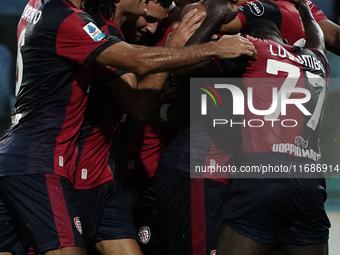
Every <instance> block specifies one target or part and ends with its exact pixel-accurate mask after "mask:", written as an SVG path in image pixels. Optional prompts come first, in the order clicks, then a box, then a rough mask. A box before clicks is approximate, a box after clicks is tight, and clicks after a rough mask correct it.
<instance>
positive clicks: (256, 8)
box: [248, 2, 264, 16]
mask: <svg viewBox="0 0 340 255" xmlns="http://www.w3.org/2000/svg"><path fill="white" fill-rule="evenodd" d="M248 6H249V9H250V11H251V12H252V13H253V14H254V15H255V16H262V15H263V14H264V7H263V5H262V3H261V2H255V3H252V2H250V3H249V5H248Z"/></svg>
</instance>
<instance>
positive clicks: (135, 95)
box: [107, 73, 168, 120]
mask: <svg viewBox="0 0 340 255" xmlns="http://www.w3.org/2000/svg"><path fill="white" fill-rule="evenodd" d="M167 76H168V74H167V73H156V74H150V75H146V76H144V77H143V78H142V79H141V80H140V81H139V82H138V80H137V77H136V75H135V74H133V73H126V74H124V75H122V76H121V77H119V78H117V79H115V80H113V81H111V82H108V83H107V86H108V88H109V90H110V91H111V93H112V94H113V95H114V96H115V97H116V99H117V100H118V101H119V102H120V103H121V105H122V106H123V108H124V109H125V111H126V113H127V114H129V115H130V116H132V117H133V118H135V119H137V120H144V119H145V118H146V116H147V114H148V113H149V111H150V110H151V109H152V107H153V106H154V104H155V101H156V100H157V98H158V97H159V95H160V93H161V92H162V90H163V84H164V82H165V81H166V78H167Z"/></svg>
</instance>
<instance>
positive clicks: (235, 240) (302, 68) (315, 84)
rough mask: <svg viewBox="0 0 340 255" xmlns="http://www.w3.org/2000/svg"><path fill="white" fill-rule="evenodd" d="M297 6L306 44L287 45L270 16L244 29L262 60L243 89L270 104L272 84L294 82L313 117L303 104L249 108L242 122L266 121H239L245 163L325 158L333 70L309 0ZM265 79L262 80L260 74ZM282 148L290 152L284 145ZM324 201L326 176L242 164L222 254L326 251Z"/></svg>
mask: <svg viewBox="0 0 340 255" xmlns="http://www.w3.org/2000/svg"><path fill="white" fill-rule="evenodd" d="M298 9H299V12H300V14H301V17H302V20H303V24H304V27H305V31H306V37H307V41H306V47H308V48H302V47H298V46H289V45H286V44H285V43H284V41H283V39H282V36H281V34H280V32H279V30H278V28H277V27H276V26H275V24H274V23H272V22H270V21H257V22H251V23H249V25H248V24H247V25H246V26H245V27H244V33H246V34H249V35H250V36H254V37H256V38H252V37H249V36H248V38H249V39H250V40H251V41H253V42H254V45H256V47H257V48H258V49H259V56H258V59H257V60H256V61H249V62H248V63H249V66H248V67H247V68H246V69H245V72H244V77H245V78H246V79H245V80H244V82H243V83H242V88H244V90H247V89H248V88H253V93H252V96H253V103H254V108H255V109H258V110H260V109H261V110H263V109H269V108H270V105H271V103H272V101H271V99H272V97H270V96H269V97H268V94H271V92H272V91H273V90H272V89H273V88H276V89H277V91H278V92H279V95H280V93H285V91H286V87H285V86H287V85H289V86H290V89H289V92H288V91H287V92H288V93H289V99H290V100H292V99H297V100H301V98H304V95H303V94H302V95H301V94H300V93H299V92H297V90H299V89H300V90H301V88H303V89H305V90H308V91H309V93H310V95H311V98H310V100H305V103H304V104H303V105H302V104H300V106H302V107H304V108H305V109H306V110H308V111H309V112H310V114H307V115H305V113H306V112H304V113H303V112H302V111H301V109H302V107H301V108H300V109H296V107H295V105H289V106H288V107H287V111H286V114H284V112H283V110H284V109H283V108H281V107H277V108H276V110H275V111H274V112H273V114H270V115H269V113H268V116H259V115H256V114H254V113H252V112H251V111H250V110H249V109H246V112H245V115H244V116H243V117H242V121H245V122H247V121H249V120H251V119H260V120H262V121H264V125H263V126H262V127H249V126H243V125H242V126H241V129H242V139H243V147H244V153H245V154H246V160H245V162H244V164H243V165H244V166H250V167H251V166H258V167H260V166H268V167H278V166H281V167H282V166H286V167H289V166H291V165H292V166H293V167H294V166H295V167H299V166H302V167H306V166H308V167H313V166H315V165H314V164H315V163H316V161H317V160H318V159H319V157H320V155H321V154H320V148H319V135H320V128H321V121H322V105H323V101H324V99H325V94H326V89H327V77H328V74H329V67H328V63H327V59H326V57H325V55H324V53H323V51H324V39H323V33H322V30H321V29H320V27H319V26H318V24H317V22H316V21H315V19H314V18H313V16H312V14H311V11H310V9H309V8H308V6H307V4H306V3H305V2H304V1H303V0H302V1H299V2H298ZM258 38H260V39H258ZM309 48H313V49H309ZM260 52H261V53H260ZM306 59H310V60H311V62H308V61H305V60H306ZM259 77H261V78H264V79H261V78H260V79H254V78H259ZM250 79H251V80H250ZM292 88H293V91H292ZM294 90H295V91H294ZM305 90H304V91H305ZM248 91H249V90H248ZM300 92H301V91H300ZM302 92H303V91H302ZM307 94H308V93H307ZM268 98H270V99H269V100H268ZM274 109H275V108H274ZM269 119H271V120H273V122H274V123H275V124H274V125H273V126H272V125H271V124H268V123H269V122H270V121H268V120H269ZM276 119H281V120H282V119H290V120H295V121H296V122H297V125H295V126H294V127H290V128H289V127H288V128H287V127H283V126H281V125H280V124H279V121H277V122H276V121H275V120H276ZM266 120H267V121H266ZM276 124H278V125H276ZM282 145H285V146H286V148H287V146H289V147H290V148H291V150H290V149H289V150H282V148H281V147H282ZM306 151H308V153H306ZM260 175H261V174H260ZM249 177H257V178H253V179H248V178H249ZM280 177H281V178H280ZM325 199H326V191H325V180H324V178H323V177H322V174H311V175H310V174H308V173H306V172H305V173H304V172H303V171H291V172H288V171H286V172H283V173H281V174H278V173H276V175H275V173H274V174H272V175H269V174H267V175H264V176H259V175H257V174H256V173H255V174H254V175H250V174H249V173H244V172H242V171H241V169H240V172H239V173H236V175H235V179H233V180H232V181H231V184H230V193H229V195H228V197H227V199H226V200H225V204H224V208H223V216H224V223H223V225H222V228H221V232H220V235H219V243H218V246H217V253H218V254H228V255H233V254H245V255H250V254H259V255H261V254H268V253H269V252H270V250H271V249H272V248H273V246H275V245H276V244H278V243H279V244H282V245H283V250H284V253H285V254H318V255H322V254H328V251H327V250H328V249H327V240H328V229H329V227H330V223H329V220H328V218H327V215H326V212H325V210H324V201H325Z"/></svg>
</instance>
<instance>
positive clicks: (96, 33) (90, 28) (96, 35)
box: [83, 22, 105, 42]
mask: <svg viewBox="0 0 340 255" xmlns="http://www.w3.org/2000/svg"><path fill="white" fill-rule="evenodd" d="M83 29H84V30H85V32H86V33H87V34H88V35H89V36H90V37H91V38H92V39H93V40H94V41H95V42H99V41H101V40H102V39H103V38H104V37H105V35H104V33H103V32H102V31H101V30H100V29H99V28H98V27H97V26H96V25H95V24H93V23H92V22H90V23H88V24H87V25H86V26H84V27H83Z"/></svg>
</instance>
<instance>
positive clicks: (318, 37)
mask: <svg viewBox="0 0 340 255" xmlns="http://www.w3.org/2000/svg"><path fill="white" fill-rule="evenodd" d="M297 9H298V10H299V13H300V16H301V19H302V22H303V25H304V27H305V33H306V45H305V46H306V47H307V48H316V49H319V50H322V51H324V50H325V43H324V35H323V32H322V30H321V28H320V26H319V25H318V23H317V22H316V20H315V19H314V17H313V14H312V12H311V10H310V8H309V7H308V5H307V4H306V2H305V1H304V0H298V1H297Z"/></svg>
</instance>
